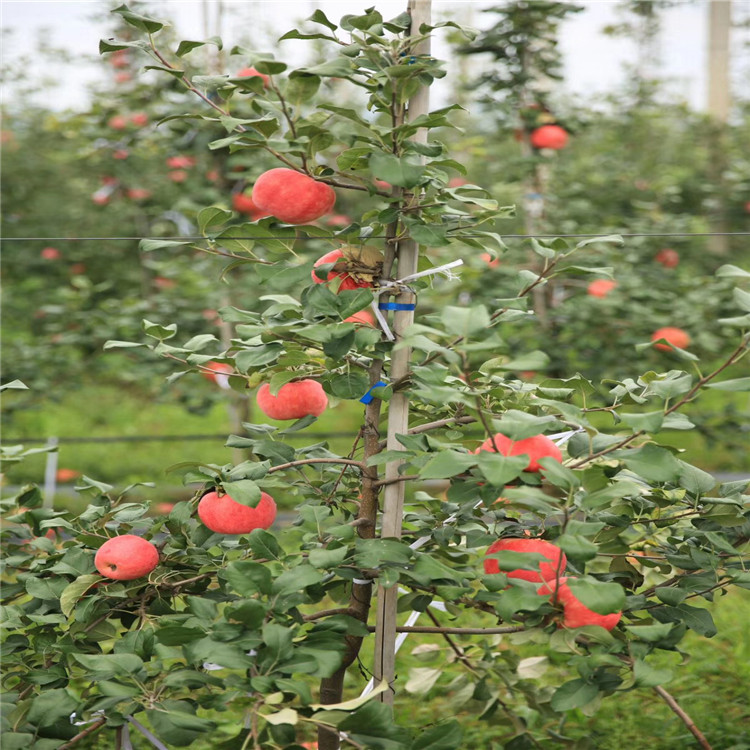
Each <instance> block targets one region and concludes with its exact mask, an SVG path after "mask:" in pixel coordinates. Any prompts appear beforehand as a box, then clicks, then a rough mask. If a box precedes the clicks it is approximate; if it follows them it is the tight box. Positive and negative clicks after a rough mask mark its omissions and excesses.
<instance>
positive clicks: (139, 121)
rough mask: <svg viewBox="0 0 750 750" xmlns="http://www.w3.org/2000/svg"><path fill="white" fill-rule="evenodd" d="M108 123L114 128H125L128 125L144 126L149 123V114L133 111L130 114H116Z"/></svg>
mask: <svg viewBox="0 0 750 750" xmlns="http://www.w3.org/2000/svg"><path fill="white" fill-rule="evenodd" d="M107 125H109V127H110V128H112V130H125V128H127V127H128V125H133V126H135V127H137V128H142V127H144V126H145V125H148V115H147V114H146V113H145V112H133V113H132V114H130V115H114V116H113V117H110V118H109V120H107Z"/></svg>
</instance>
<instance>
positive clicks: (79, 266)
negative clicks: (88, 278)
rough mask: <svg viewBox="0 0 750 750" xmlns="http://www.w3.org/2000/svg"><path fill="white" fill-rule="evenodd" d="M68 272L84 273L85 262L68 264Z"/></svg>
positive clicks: (78, 274)
mask: <svg viewBox="0 0 750 750" xmlns="http://www.w3.org/2000/svg"><path fill="white" fill-rule="evenodd" d="M70 272H71V273H72V274H75V275H77V276H80V275H81V274H82V273H86V264H85V263H73V264H72V265H71V266H70Z"/></svg>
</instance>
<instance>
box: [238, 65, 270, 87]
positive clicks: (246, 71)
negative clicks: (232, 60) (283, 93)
mask: <svg viewBox="0 0 750 750" xmlns="http://www.w3.org/2000/svg"><path fill="white" fill-rule="evenodd" d="M254 76H257V77H258V78H262V79H263V88H266V89H267V88H268V84H269V82H270V80H271V77H270V76H267V75H266V74H265V73H260V72H258V71H257V70H256V69H255V68H243V69H242V70H238V71H237V78H252V77H254Z"/></svg>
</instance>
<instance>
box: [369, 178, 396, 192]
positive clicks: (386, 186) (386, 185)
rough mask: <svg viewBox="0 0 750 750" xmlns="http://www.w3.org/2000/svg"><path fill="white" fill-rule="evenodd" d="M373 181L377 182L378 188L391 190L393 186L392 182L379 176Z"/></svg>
mask: <svg viewBox="0 0 750 750" xmlns="http://www.w3.org/2000/svg"><path fill="white" fill-rule="evenodd" d="M373 182H374V183H375V187H376V188H377V189H378V190H390V189H391V188H392V187H393V186H392V185H391V183H390V182H386V181H385V180H379V179H378V178H377V177H376V178H375V179H374V180H373Z"/></svg>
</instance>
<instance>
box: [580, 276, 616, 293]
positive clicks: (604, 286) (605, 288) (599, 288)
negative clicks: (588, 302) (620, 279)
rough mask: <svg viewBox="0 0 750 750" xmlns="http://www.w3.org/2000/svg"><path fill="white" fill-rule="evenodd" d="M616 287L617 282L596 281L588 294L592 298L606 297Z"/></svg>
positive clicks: (589, 286) (590, 286) (591, 285)
mask: <svg viewBox="0 0 750 750" xmlns="http://www.w3.org/2000/svg"><path fill="white" fill-rule="evenodd" d="M616 286H617V282H616V281H612V280H610V279H596V280H595V281H592V282H591V283H590V284H589V285H588V287H587V288H586V292H587V294H589V295H590V296H591V297H606V296H607V295H608V294H609V293H610V292H611V291H612V290H613V289H614V288H615V287H616Z"/></svg>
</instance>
